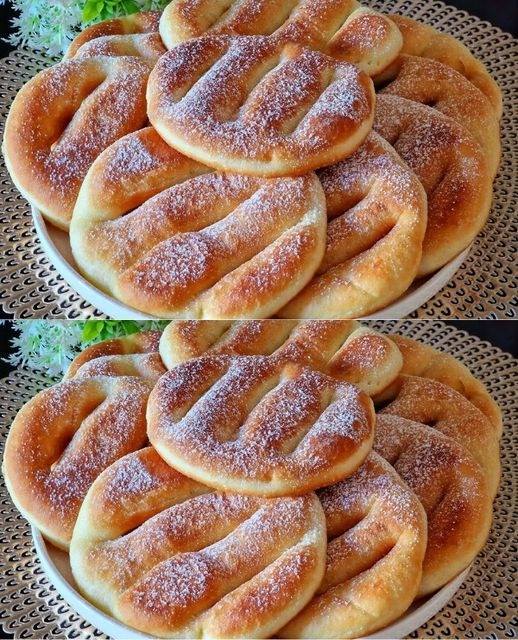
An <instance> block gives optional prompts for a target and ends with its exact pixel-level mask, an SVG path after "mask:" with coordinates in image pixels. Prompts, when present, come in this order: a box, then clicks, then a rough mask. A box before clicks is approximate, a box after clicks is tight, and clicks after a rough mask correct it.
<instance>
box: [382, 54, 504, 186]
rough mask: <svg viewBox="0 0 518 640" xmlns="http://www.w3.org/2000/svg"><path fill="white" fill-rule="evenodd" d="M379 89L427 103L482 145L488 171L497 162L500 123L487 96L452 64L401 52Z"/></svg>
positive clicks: (496, 165) (493, 170)
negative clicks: (488, 166) (450, 65)
mask: <svg viewBox="0 0 518 640" xmlns="http://www.w3.org/2000/svg"><path fill="white" fill-rule="evenodd" d="M380 93H389V94H391V95H396V96H401V97H402V98H407V99H409V100H414V101H415V102H420V103H422V104H427V105H428V106H430V107H433V108H434V109H437V110H438V111H440V112H441V113H444V115H446V116H449V117H450V118H452V119H453V120H455V121H456V122H458V123H459V124H461V125H462V126H464V127H465V128H466V129H467V130H468V131H469V132H470V133H471V134H472V135H473V137H474V138H476V140H477V141H478V142H479V144H480V145H481V147H482V149H483V150H484V153H485V155H486V158H487V161H488V164H489V165H490V167H491V171H492V173H493V175H494V174H496V172H497V170H498V165H499V163H500V147H501V145H500V124H499V121H498V118H497V117H496V115H495V110H494V108H493V105H492V104H491V102H490V101H489V98H487V96H485V95H484V94H483V93H482V91H480V89H478V88H477V87H476V86H475V85H474V84H472V83H471V82H469V80H467V79H466V78H465V77H464V76H463V75H462V74H460V73H459V72H458V71H455V70H454V69H452V68H451V67H447V66H446V65H444V64H441V63H440V62H437V61H435V60H430V59H428V58H419V57H417V56H408V55H401V56H399V58H398V61H397V64H396V65H393V67H392V72H391V74H390V79H389V78H386V79H385V82H384V83H383V86H382V88H380Z"/></svg>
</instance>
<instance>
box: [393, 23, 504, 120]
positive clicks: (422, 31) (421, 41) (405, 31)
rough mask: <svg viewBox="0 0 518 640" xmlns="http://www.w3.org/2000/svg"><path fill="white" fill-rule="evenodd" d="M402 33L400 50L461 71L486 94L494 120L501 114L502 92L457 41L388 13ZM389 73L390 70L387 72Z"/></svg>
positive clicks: (485, 70)
mask: <svg viewBox="0 0 518 640" xmlns="http://www.w3.org/2000/svg"><path fill="white" fill-rule="evenodd" d="M390 18H391V19H392V20H393V21H394V23H395V24H396V25H397V27H398V28H399V30H400V31H401V34H402V35H403V49H402V51H401V53H403V54H408V55H411V56H421V57H423V58H431V59H432V60H437V61H438V62H441V63H442V64H445V65H446V66H448V67H452V69H455V71H458V72H459V73H461V74H462V75H463V76H464V77H465V78H467V79H468V80H469V81H470V82H471V83H473V84H474V85H475V86H476V87H478V88H479V89H480V91H482V93H483V94H484V95H486V96H487V98H488V99H489V101H490V102H491V104H492V105H493V109H494V111H495V116H496V118H497V119H498V120H500V118H501V117H502V92H501V91H500V88H499V86H498V84H497V83H496V82H495V80H493V78H492V77H491V76H490V75H489V73H488V71H487V69H486V68H485V66H484V65H483V64H482V62H480V60H478V59H477V58H475V56H474V55H473V54H472V53H471V52H470V51H469V49H468V48H467V47H465V46H464V45H463V44H462V43H461V42H459V40H457V39H456V38H454V37H453V36H450V35H448V34H446V33H441V32H439V31H437V30H436V29H434V28H433V27H430V26H429V25H427V24H423V23H421V22H418V21H417V20H412V18H408V17H406V16H398V15H391V16H390ZM389 74H390V72H389Z"/></svg>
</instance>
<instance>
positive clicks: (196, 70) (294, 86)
mask: <svg viewBox="0 0 518 640" xmlns="http://www.w3.org/2000/svg"><path fill="white" fill-rule="evenodd" d="M147 98H148V115H149V120H150V121H151V124H152V125H153V126H154V127H155V129H156V130H157V131H158V133H159V134H160V135H161V136H162V138H164V140H165V141H166V142H167V143H168V144H170V145H171V146H172V147H174V148H176V149H178V151H181V152H182V153H184V154H185V155H186V156H189V157H191V158H194V159H195V160H197V161H198V162H202V163H204V164H206V165H208V166H210V167H214V168H216V169H219V170H221V171H232V172H235V173H240V174H246V175H254V176H264V177H266V176H269V177H271V176H283V175H284V176H285V175H290V176H293V175H302V174H304V173H307V172H308V171H311V170H313V169H318V168H320V167H323V166H327V165H329V164H332V163H334V162H338V161H339V160H342V159H343V158H345V157H347V156H349V155H351V154H352V153H353V152H354V151H355V150H356V149H357V148H358V147H359V146H360V144H361V143H362V142H363V141H364V139H365V138H366V136H367V134H368V133H369V131H370V129H371V126H372V119H373V115H374V102H375V96H374V88H373V85H372V81H371V79H370V78H369V76H367V75H366V74H365V73H363V72H362V71H360V70H359V69H358V68H357V67H355V66H353V65H350V64H348V63H344V62H339V61H337V60H335V59H334V58H330V57H328V56H326V55H324V54H322V53H320V52H318V51H313V50H310V49H305V48H304V47H302V46H300V45H296V44H292V43H288V44H283V43H282V42H280V41H279V40H278V39H276V38H273V37H265V36H246V37H245V36H235V37H233V36H203V37H202V38H197V39H195V40H188V41H187V42H184V43H183V44H180V45H178V46H177V47H175V48H174V49H171V50H170V51H169V52H168V53H166V54H165V55H164V56H162V57H161V58H160V60H159V61H158V63H157V65H156V66H155V68H154V69H153V71H152V73H151V75H150V78H149V85H148V93H147Z"/></svg>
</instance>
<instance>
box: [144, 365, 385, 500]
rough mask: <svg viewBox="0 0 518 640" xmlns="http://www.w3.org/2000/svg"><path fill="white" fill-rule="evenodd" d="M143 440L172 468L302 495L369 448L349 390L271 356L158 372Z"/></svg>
mask: <svg viewBox="0 0 518 640" xmlns="http://www.w3.org/2000/svg"><path fill="white" fill-rule="evenodd" d="M147 419H148V436H149V440H150V442H151V444H152V445H153V446H154V447H155V448H156V449H157V451H158V452H159V454H160V455H161V456H162V457H163V458H164V460H166V461H167V462H168V463H169V464H170V465H172V466H173V467H174V468H175V469H178V470H179V471H181V472H182V473H185V474H186V475H188V476H189V477H192V478H195V479H196V480H198V481H199V482H203V483H204V484H207V485H208V486H212V487H215V488H217V489H218V490H222V491H234V492H237V493H241V494H245V495H260V496H279V495H301V494H303V493H306V492H307V491H311V490H313V489H316V488H319V487H323V486H327V485H328V484H331V483H333V482H336V481H337V480H338V479H342V478H345V477H347V476H349V475H351V474H352V473H354V471H355V470H356V469H357V468H358V467H359V466H360V465H361V463H362V462H363V460H364V459H365V458H366V456H367V454H368V452H369V451H370V449H371V447H372V438H373V432H374V411H373V407H372V401H371V400H370V398H369V397H368V396H367V395H366V394H364V393H363V392H362V391H360V390H359V389H358V388H357V387H354V386H352V385H349V384H346V383H344V382H338V381H337V380H335V379H333V378H330V377H329V376H325V375H323V374H321V373H319V372H317V371H314V370H312V369H309V368H303V367H300V366H299V365H294V364H292V363H289V364H285V363H284V361H283V359H282V358H278V357H275V356H269V357H268V356H242V357H232V356H205V357H202V358H198V359H196V360H190V361H189V362H186V363H185V364H182V365H179V366H178V367H175V368H174V369H172V370H171V371H169V372H168V373H166V374H165V375H164V376H162V378H160V380H159V381H158V383H157V385H156V386H155V388H154V389H153V392H152V394H151V396H150V399H149V404H148V412H147Z"/></svg>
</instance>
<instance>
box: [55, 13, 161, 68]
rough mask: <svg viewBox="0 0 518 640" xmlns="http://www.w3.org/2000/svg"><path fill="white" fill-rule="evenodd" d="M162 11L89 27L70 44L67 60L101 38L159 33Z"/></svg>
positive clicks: (133, 15)
mask: <svg viewBox="0 0 518 640" xmlns="http://www.w3.org/2000/svg"><path fill="white" fill-rule="evenodd" d="M160 15H161V13H160V11H147V12H143V13H133V14H131V15H129V16H121V17H120V18H114V19H112V20H104V21H102V22H98V23H97V24H93V25H92V26H90V27H87V28H86V29H84V30H83V31H81V33H80V34H79V35H78V36H76V37H75V38H74V40H73V41H72V42H71V43H70V46H69V48H68V51H67V53H66V55H65V60H67V59H69V58H73V57H74V56H75V55H76V54H77V52H78V51H79V49H81V47H83V46H84V45H85V44H87V43H90V42H95V40H97V39H99V38H101V39H102V38H109V37H113V36H115V37H120V36H123V37H126V36H135V35H137V36H138V35H142V34H144V35H145V34H153V33H157V32H158V27H159V23H160Z"/></svg>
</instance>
